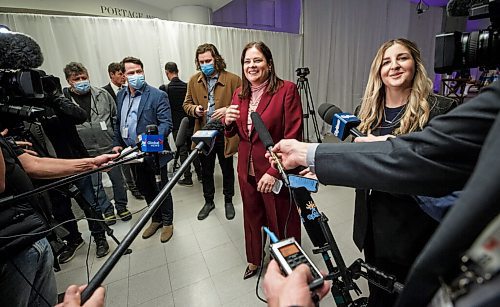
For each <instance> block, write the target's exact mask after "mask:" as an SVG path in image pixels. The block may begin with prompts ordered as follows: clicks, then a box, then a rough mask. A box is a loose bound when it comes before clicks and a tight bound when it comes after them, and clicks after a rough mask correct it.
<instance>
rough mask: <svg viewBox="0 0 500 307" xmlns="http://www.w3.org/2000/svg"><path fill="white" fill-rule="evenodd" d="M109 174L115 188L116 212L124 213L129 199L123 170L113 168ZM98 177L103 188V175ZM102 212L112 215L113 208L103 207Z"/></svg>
mask: <svg viewBox="0 0 500 307" xmlns="http://www.w3.org/2000/svg"><path fill="white" fill-rule="evenodd" d="M107 174H108V176H109V179H110V180H111V184H112V186H113V199H114V203H115V208H116V211H118V212H120V211H123V210H125V209H127V202H128V199H127V189H126V188H125V182H124V180H123V175H122V170H121V169H120V167H113V168H112V169H110V170H109V171H108V172H107ZM96 177H97V176H96ZM98 177H99V178H100V179H101V184H100V187H101V188H102V175H99V176H98ZM93 183H94V182H93ZM95 183H97V180H96V181H95ZM96 186H97V185H96V184H94V189H95V188H96ZM103 191H104V190H103ZM110 205H111V203H110ZM101 211H102V212H103V213H112V212H113V207H112V206H109V207H107V208H103V207H101Z"/></svg>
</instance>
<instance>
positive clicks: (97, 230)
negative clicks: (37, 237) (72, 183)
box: [49, 177, 104, 242]
mask: <svg viewBox="0 0 500 307" xmlns="http://www.w3.org/2000/svg"><path fill="white" fill-rule="evenodd" d="M86 178H87V177H86ZM89 178H90V177H89ZM78 183H81V184H87V185H88V184H91V183H92V182H91V181H90V180H88V179H85V178H84V179H81V180H79V181H78ZM64 189H65V186H63V187H62V188H60V190H59V189H56V190H51V191H49V195H50V200H51V203H52V214H53V216H54V219H55V220H56V221H58V222H66V221H69V222H67V223H65V224H64V228H65V229H66V230H67V231H68V233H69V234H68V235H67V236H66V237H65V238H63V239H65V240H67V241H68V242H75V241H77V240H79V239H81V237H82V234H81V233H80V231H79V230H78V224H77V222H76V221H75V220H74V219H75V215H74V213H73V211H72V210H71V198H70V197H69V196H68V194H67V193H68V192H66V191H64ZM81 198H83V197H81ZM81 201H85V200H81ZM77 204H78V205H79V206H80V208H82V209H83V207H82V205H81V203H80V202H77ZM88 207H89V208H92V209H93V210H94V212H95V215H96V216H95V218H102V213H101V209H100V208H98V207H97V206H93V204H88ZM85 211H86V210H84V213H86V212H85ZM85 216H86V217H87V218H92V216H88V215H87V214H85ZM87 223H88V225H89V230H90V233H91V234H92V236H93V237H94V238H99V237H104V229H103V228H102V227H101V226H100V225H99V222H97V221H94V220H87Z"/></svg>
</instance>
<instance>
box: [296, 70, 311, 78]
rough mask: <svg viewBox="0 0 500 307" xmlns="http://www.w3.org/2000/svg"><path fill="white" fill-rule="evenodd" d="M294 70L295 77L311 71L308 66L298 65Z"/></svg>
mask: <svg viewBox="0 0 500 307" xmlns="http://www.w3.org/2000/svg"><path fill="white" fill-rule="evenodd" d="M295 72H296V73H297V77H302V78H303V77H305V76H307V75H308V74H309V73H311V71H310V70H309V67H299V68H297V69H296V70H295Z"/></svg>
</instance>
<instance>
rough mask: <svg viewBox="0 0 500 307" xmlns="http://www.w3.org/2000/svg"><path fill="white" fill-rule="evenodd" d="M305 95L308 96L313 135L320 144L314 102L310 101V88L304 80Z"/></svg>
mask: <svg viewBox="0 0 500 307" xmlns="http://www.w3.org/2000/svg"><path fill="white" fill-rule="evenodd" d="M306 95H307V96H309V98H310V99H308V105H307V107H308V109H309V113H310V114H311V117H312V121H313V127H314V134H315V135H316V140H317V142H318V143H321V135H320V133H319V128H318V118H317V117H316V110H315V109H314V102H313V99H312V94H311V87H310V86H309V82H308V81H307V80H306ZM309 102H310V104H309Z"/></svg>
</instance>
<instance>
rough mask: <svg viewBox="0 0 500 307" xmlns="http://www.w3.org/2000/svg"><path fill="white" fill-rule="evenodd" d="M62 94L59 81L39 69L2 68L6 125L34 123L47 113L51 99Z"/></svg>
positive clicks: (0, 93) (0, 95)
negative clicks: (20, 122)
mask: <svg viewBox="0 0 500 307" xmlns="http://www.w3.org/2000/svg"><path fill="white" fill-rule="evenodd" d="M60 95H62V87H61V82H60V80H59V78H57V77H54V76H51V75H46V73H45V72H44V71H43V70H39V69H18V70H8V69H0V118H1V119H2V122H3V124H4V125H5V122H7V123H9V122H10V123H15V122H16V121H28V122H32V121H35V120H37V119H38V118H40V117H41V116H43V115H44V114H45V106H48V104H49V100H50V98H51V97H55V96H60Z"/></svg>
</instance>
